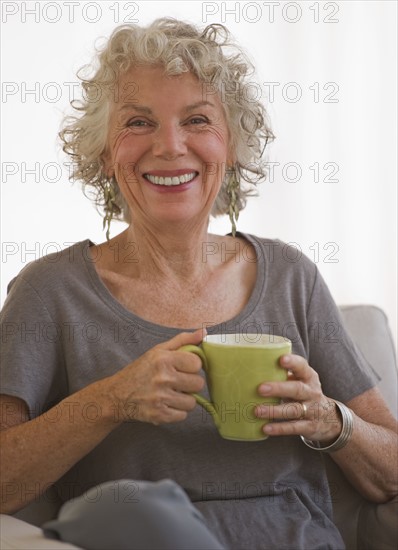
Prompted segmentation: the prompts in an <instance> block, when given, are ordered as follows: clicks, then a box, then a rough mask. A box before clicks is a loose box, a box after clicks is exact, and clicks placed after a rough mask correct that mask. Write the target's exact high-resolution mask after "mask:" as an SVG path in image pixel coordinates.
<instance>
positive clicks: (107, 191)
mask: <svg viewBox="0 0 398 550" xmlns="http://www.w3.org/2000/svg"><path fill="white" fill-rule="evenodd" d="M115 203H116V196H115V190H114V188H113V185H112V184H111V183H110V182H109V181H106V182H104V210H105V216H104V221H103V223H102V229H105V226H107V229H106V240H107V241H109V240H110V238H109V232H110V229H111V221H112V218H113V210H114V204H115Z"/></svg>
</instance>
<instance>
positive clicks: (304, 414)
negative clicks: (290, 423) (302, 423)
mask: <svg viewBox="0 0 398 550" xmlns="http://www.w3.org/2000/svg"><path fill="white" fill-rule="evenodd" d="M300 405H301V407H302V409H303V412H302V414H301V416H300V418H299V420H304V418H306V417H307V411H308V407H307V405H306V404H305V403H300Z"/></svg>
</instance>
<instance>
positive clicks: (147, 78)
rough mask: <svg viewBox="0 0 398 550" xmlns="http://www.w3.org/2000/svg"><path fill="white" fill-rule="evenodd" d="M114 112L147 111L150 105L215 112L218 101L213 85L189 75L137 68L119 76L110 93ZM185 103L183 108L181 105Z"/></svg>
mask: <svg viewBox="0 0 398 550" xmlns="http://www.w3.org/2000/svg"><path fill="white" fill-rule="evenodd" d="M113 92H114V94H113V99H114V103H117V104H118V105H117V107H118V109H117V110H125V109H128V108H129V107H130V106H131V107H134V106H136V107H140V108H142V109H143V110H144V109H145V108H146V109H148V108H150V104H151V103H153V102H157V103H158V102H159V101H162V100H163V101H164V102H168V103H170V104H171V103H181V105H184V108H186V109H189V108H197V107H207V108H212V109H219V108H220V107H221V98H220V95H219V93H218V91H217V90H215V89H214V86H210V85H209V83H207V82H203V81H201V80H199V79H198V77H197V76H196V75H195V74H193V73H192V72H184V73H181V74H177V75H169V74H167V73H166V71H165V68H164V67H162V66H159V65H155V66H138V67H134V68H131V69H129V70H128V71H125V72H124V73H122V74H120V76H119V79H118V80H117V82H116V85H115V87H114V90H113ZM185 104H186V105H185Z"/></svg>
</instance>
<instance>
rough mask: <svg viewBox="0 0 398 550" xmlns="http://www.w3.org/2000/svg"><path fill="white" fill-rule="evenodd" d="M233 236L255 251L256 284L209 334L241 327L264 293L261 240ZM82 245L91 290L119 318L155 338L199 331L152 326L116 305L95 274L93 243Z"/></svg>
mask: <svg viewBox="0 0 398 550" xmlns="http://www.w3.org/2000/svg"><path fill="white" fill-rule="evenodd" d="M236 235H237V236H239V237H242V238H243V239H245V240H246V241H248V242H249V243H250V244H252V245H253V246H254V250H255V253H256V260H255V261H256V265H257V273H256V281H255V284H254V287H253V290H252V293H251V294H250V297H249V300H248V301H247V303H246V305H245V306H244V308H243V309H242V310H241V311H240V312H239V313H238V314H237V315H235V316H234V317H232V318H231V319H227V320H226V321H222V322H221V323H217V324H214V325H210V326H208V327H207V332H208V334H212V333H217V331H220V329H222V330H223V331H228V330H230V329H234V330H236V326H237V325H239V323H242V321H244V320H245V319H246V318H248V317H249V316H250V315H251V313H252V312H253V310H254V309H255V308H256V306H257V304H258V302H259V301H260V299H261V296H262V295H263V293H264V291H265V282H266V273H265V272H266V268H267V266H266V262H265V259H264V254H259V248H261V242H260V240H259V239H258V238H257V237H255V236H254V235H251V234H248V233H241V232H236ZM81 244H82V247H83V249H84V254H82V255H81V257H82V258H83V263H84V265H85V268H86V271H87V274H88V276H89V279H90V282H91V284H92V286H93V287H94V289H95V291H96V293H97V295H98V296H99V297H100V299H101V300H102V302H104V303H105V304H106V305H107V306H108V307H109V308H110V309H111V310H113V311H114V312H115V313H117V314H118V315H119V316H121V317H123V318H124V319H126V320H127V321H129V322H130V323H131V322H133V323H135V324H136V325H139V326H140V328H142V329H145V330H146V331H148V332H150V333H152V334H156V335H159V334H164V335H171V336H174V335H176V334H179V333H181V332H192V331H194V330H197V328H199V327H196V328H195V327H184V328H179V327H172V326H166V325H160V324H158V323H154V322H152V321H149V320H147V319H143V318H142V317H140V316H139V315H137V314H136V313H134V312H133V311H131V310H129V309H127V308H125V307H124V306H123V304H122V303H121V302H119V300H117V299H116V298H115V297H114V295H113V294H112V293H111V292H110V291H109V289H108V288H107V286H106V285H105V283H104V282H103V281H102V279H101V277H100V276H99V274H98V272H97V270H96V269H95V267H94V262H95V259H92V258H91V255H90V251H89V248H90V247H91V246H95V243H94V242H93V241H91V239H86V240H84V241H82V243H81Z"/></svg>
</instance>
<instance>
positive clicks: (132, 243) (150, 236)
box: [105, 225, 222, 282]
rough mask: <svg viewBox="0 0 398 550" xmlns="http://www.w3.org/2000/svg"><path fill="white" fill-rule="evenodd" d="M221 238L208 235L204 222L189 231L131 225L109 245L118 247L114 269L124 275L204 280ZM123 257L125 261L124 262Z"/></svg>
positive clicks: (216, 255)
mask: <svg viewBox="0 0 398 550" xmlns="http://www.w3.org/2000/svg"><path fill="white" fill-rule="evenodd" d="M221 239H222V237H219V236H217V235H209V234H208V233H207V225H206V226H205V227H202V228H197V229H196V230H192V228H190V231H187V230H185V231H184V229H183V228H180V230H174V231H167V229H163V230H162V231H156V232H155V231H151V230H149V229H148V228H146V227H145V228H141V227H135V226H133V225H130V226H129V227H128V229H126V231H124V232H123V233H121V234H120V235H118V236H117V237H116V238H115V239H114V240H112V242H111V246H110V248H113V249H115V248H117V249H118V250H119V257H120V261H121V262H122V264H121V265H120V267H119V268H118V267H116V269H117V270H118V271H120V272H121V273H123V274H124V275H125V276H129V275H130V276H132V277H139V278H144V277H145V278H146V279H147V280H150V279H152V278H153V279H156V280H157V281H159V280H162V279H163V278H167V279H170V277H172V278H173V279H174V280H175V281H178V280H180V281H181V282H187V281H195V280H202V281H203V279H206V275H208V274H209V273H210V272H211V271H212V269H213V268H214V267H215V266H216V265H217V264H218V263H219V258H220V254H219V250H220V246H219V243H220V240H221ZM112 245H113V246H112ZM105 246H106V245H105ZM133 251H134V254H133V255H132V252H133ZM129 253H130V255H129ZM123 257H124V258H126V259H127V261H125V262H123Z"/></svg>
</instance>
